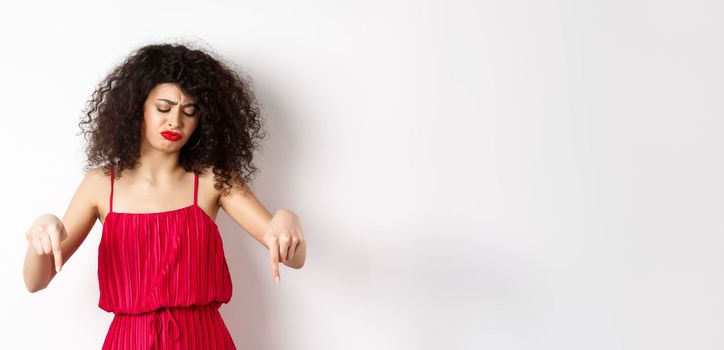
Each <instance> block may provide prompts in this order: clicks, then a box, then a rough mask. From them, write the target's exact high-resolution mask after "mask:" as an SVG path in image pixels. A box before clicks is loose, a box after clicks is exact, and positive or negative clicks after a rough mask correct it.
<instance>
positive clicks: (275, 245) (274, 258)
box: [269, 237, 279, 283]
mask: <svg viewBox="0 0 724 350" xmlns="http://www.w3.org/2000/svg"><path fill="white" fill-rule="evenodd" d="M269 254H271V264H272V276H274V278H275V279H276V281H277V283H279V241H278V240H277V239H276V238H275V237H272V238H270V239H269Z"/></svg>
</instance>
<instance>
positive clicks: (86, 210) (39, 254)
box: [23, 168, 105, 293]
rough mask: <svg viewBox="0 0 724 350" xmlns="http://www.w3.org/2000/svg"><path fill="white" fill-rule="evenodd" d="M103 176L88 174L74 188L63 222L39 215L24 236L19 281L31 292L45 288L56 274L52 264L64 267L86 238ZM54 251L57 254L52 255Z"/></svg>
mask: <svg viewBox="0 0 724 350" xmlns="http://www.w3.org/2000/svg"><path fill="white" fill-rule="evenodd" d="M104 177H105V176H104V174H103V170H102V168H97V169H94V170H92V171H90V172H88V174H86V176H85V177H84V178H83V180H82V181H81V183H80V185H79V186H78V188H77V189H76V191H75V194H74V195H73V198H72V199H71V201H70V204H69V205H68V209H67V210H66V212H65V215H64V216H63V220H60V219H58V218H57V217H56V216H55V215H53V214H43V215H41V216H39V217H38V218H37V219H36V220H35V222H33V224H32V226H31V227H30V229H28V231H27V232H26V233H25V236H26V238H27V239H28V249H27V251H26V253H25V263H24V265H23V278H24V279H25V286H26V287H27V289H28V291H30V292H31V293H34V292H37V291H39V290H42V289H45V288H46V287H47V286H48V284H50V281H51V280H52V279H53V277H55V275H56V274H57V272H56V270H55V266H56V264H60V266H59V267H62V266H64V265H65V263H66V262H67V261H68V259H70V257H71V256H72V255H73V253H75V251H76V250H77V249H78V247H80V245H81V243H83V241H84V240H85V238H86V237H87V236H88V233H89V232H90V230H91V229H92V228H93V225H94V224H95V221H96V220H97V218H98V217H97V216H98V209H97V208H98V207H97V204H98V203H97V198H98V196H99V194H100V193H103V192H102V191H103V189H104V188H103V179H104ZM56 242H57V243H56ZM54 251H56V252H60V254H54ZM56 261H57V262H56Z"/></svg>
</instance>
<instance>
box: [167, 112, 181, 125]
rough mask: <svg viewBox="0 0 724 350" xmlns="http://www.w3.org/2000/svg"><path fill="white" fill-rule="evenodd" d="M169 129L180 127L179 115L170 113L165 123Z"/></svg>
mask: <svg viewBox="0 0 724 350" xmlns="http://www.w3.org/2000/svg"><path fill="white" fill-rule="evenodd" d="M166 123H167V124H168V126H169V127H172V128H173V127H176V126H179V127H180V126H181V113H180V112H179V113H175V114H174V113H170V114H169V117H168V120H167V121H166Z"/></svg>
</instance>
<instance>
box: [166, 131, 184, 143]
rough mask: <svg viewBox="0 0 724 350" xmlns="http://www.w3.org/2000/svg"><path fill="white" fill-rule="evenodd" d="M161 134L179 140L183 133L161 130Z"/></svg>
mask: <svg viewBox="0 0 724 350" xmlns="http://www.w3.org/2000/svg"><path fill="white" fill-rule="evenodd" d="M161 136H163V137H164V138H165V139H166V140H171V141H178V140H180V139H181V134H179V133H177V132H173V131H161Z"/></svg>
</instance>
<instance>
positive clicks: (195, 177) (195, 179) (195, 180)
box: [194, 173, 199, 206]
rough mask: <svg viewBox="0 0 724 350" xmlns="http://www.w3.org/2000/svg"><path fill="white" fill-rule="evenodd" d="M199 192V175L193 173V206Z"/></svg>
mask: <svg viewBox="0 0 724 350" xmlns="http://www.w3.org/2000/svg"><path fill="white" fill-rule="evenodd" d="M198 192H199V175H198V174H196V173H194V206H197V205H196V198H197V197H198Z"/></svg>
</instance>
